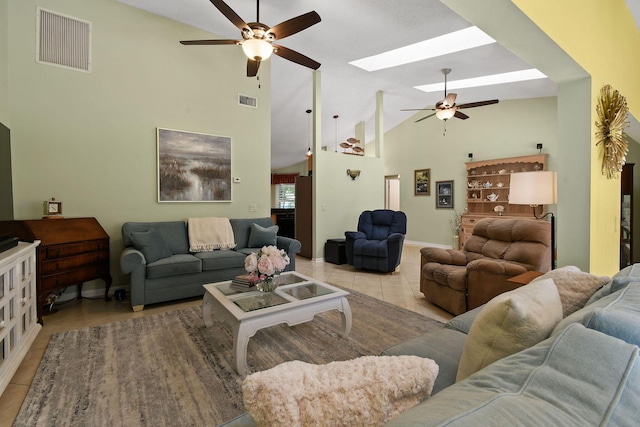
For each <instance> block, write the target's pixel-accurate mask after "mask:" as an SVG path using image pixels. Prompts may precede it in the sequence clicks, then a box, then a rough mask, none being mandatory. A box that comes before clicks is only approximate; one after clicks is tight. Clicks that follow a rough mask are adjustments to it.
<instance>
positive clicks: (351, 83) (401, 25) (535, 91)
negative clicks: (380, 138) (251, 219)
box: [118, 0, 640, 169]
mask: <svg viewBox="0 0 640 427" xmlns="http://www.w3.org/2000/svg"><path fill="white" fill-rule="evenodd" d="M118 1H120V2H122V3H125V4H129V5H131V6H134V7H138V8H141V9H144V10H147V11H149V12H152V13H155V14H158V15H162V16H165V17H168V18H171V19H174V20H176V21H180V22H183V23H186V24H189V25H191V26H194V27H197V28H200V29H204V30H206V31H209V32H211V33H213V34H214V35H215V36H214V35H212V37H211V38H218V37H217V36H220V38H230V39H237V38H238V37H239V31H238V29H237V28H236V27H235V26H234V25H233V24H231V23H230V22H229V21H228V20H227V19H226V18H225V17H224V16H223V15H222V13H220V12H219V11H218V10H217V9H216V8H215V7H214V6H213V5H212V4H211V3H210V1H209V0H118ZM226 1H227V4H228V5H229V6H230V7H231V8H232V9H233V10H234V11H235V12H236V13H237V14H238V15H239V16H240V17H242V18H243V19H244V20H245V21H246V22H251V21H255V20H256V1H255V0H226ZM626 1H627V4H628V5H629V7H630V9H631V10H632V13H633V11H634V9H635V11H636V12H635V15H634V16H636V19H638V18H637V17H638V16H640V7H638V6H639V5H640V0H626ZM311 10H315V11H316V12H318V14H319V15H320V16H321V18H322V22H320V23H319V24H317V25H314V26H313V27H311V28H308V29H306V30H304V31H302V32H300V33H298V34H294V35H292V36H291V37H289V38H286V39H284V40H282V41H280V42H279V44H282V45H283V46H285V47H288V48H290V49H294V50H296V51H298V52H300V53H303V54H305V55H307V56H309V57H311V58H313V59H315V60H316V61H318V62H320V63H321V64H322V66H321V67H320V71H321V75H322V145H328V146H329V147H330V149H333V147H334V146H335V145H336V143H337V142H341V141H344V140H345V139H346V138H348V137H350V136H354V127H355V125H356V124H357V123H358V122H365V132H366V140H367V141H370V140H372V139H373V138H374V113H375V105H376V103H375V96H376V92H377V91H383V92H384V130H385V131H387V130H389V129H391V128H393V127H395V126H396V125H398V124H399V123H401V122H402V121H404V120H406V119H408V118H411V117H412V113H410V112H403V111H400V110H401V109H403V108H423V107H425V106H433V105H434V104H435V103H436V102H437V101H439V100H441V99H442V97H443V96H442V95H443V94H442V93H440V92H432V93H425V92H422V91H420V90H418V89H415V88H414V87H415V86H418V85H424V84H431V83H441V82H442V81H443V75H442V73H441V69H443V68H451V69H452V72H451V74H450V75H449V81H453V80H460V79H467V78H471V77H478V76H485V75H491V74H498V73H505V72H510V71H518V70H524V69H529V68H531V66H530V65H529V64H527V63H525V62H524V61H522V60H521V59H519V58H518V57H516V56H515V55H513V54H512V53H511V52H509V51H508V50H507V49H505V48H503V47H502V46H500V45H499V44H498V43H493V44H490V45H486V46H483V47H478V48H473V49H468V50H465V51H461V52H457V53H452V54H447V55H443V56H440V57H436V58H431V59H427V60H423V61H418V62H414V63H410V64H406V65H401V66H397V67H393V68H389V69H385V70H379V71H373V72H367V71H364V70H362V69H360V68H357V67H355V66H353V65H350V64H349V62H350V61H354V60H356V59H360V58H363V57H366V56H370V55H375V54H379V53H382V52H384V51H387V50H391V49H395V48H399V47H402V46H406V45H409V44H412V43H416V42H419V41H422V40H426V39H430V38H433V37H436V36H440V35H443V34H446V33H450V32H453V31H456V30H461V29H464V28H467V27H469V26H471V24H470V23H469V22H467V21H466V20H465V19H463V18H461V17H460V16H458V15H457V14H455V13H454V12H452V11H451V10H450V9H448V8H447V7H446V6H445V5H443V4H442V3H441V2H440V1H439V0H401V1H389V0H349V1H340V2H338V1H322V2H320V1H311V0H293V1H292V0H263V1H262V2H261V4H260V22H263V23H265V24H267V25H270V26H274V25H276V24H277V23H280V22H282V21H285V20H287V19H290V18H293V17H295V16H298V15H301V14H303V13H306V12H309V11H311ZM191 38H193V34H185V35H184V38H183V39H191ZM177 42H178V40H176V43H177ZM185 48H187V47H185ZM189 48H193V47H189ZM197 49H201V50H202V52H203V55H206V54H207V52H208V51H209V50H214V49H240V47H239V46H199V47H197ZM268 61H270V62H271V91H272V92H271V97H272V135H271V140H272V159H271V163H272V168H274V169H276V168H281V167H285V166H289V165H292V164H295V163H298V162H301V161H304V160H305V153H306V150H307V147H308V146H309V135H310V130H309V115H308V114H307V113H306V112H305V111H306V110H307V109H309V108H312V70H310V69H308V68H305V67H302V66H300V65H297V64H294V63H292V62H289V61H287V60H284V59H282V58H280V57H276V56H273V57H272V58H271V59H269V60H268ZM238 73H245V64H244V63H239V64H238ZM256 84H257V83H256ZM556 91H557V86H556V84H555V83H554V82H553V81H551V80H550V79H538V80H531V81H525V82H518V83H507V84H499V85H492V86H484V87H477V88H468V89H457V90H456V92H457V93H458V103H467V102H474V101H482V100H486V99H495V98H497V99H500V100H509V99H522V98H535V97H544V96H555V95H556ZM482 108H491V106H488V107H482ZM465 113H466V114H468V115H469V116H470V119H469V120H473V109H469V110H465ZM334 115H338V116H339V117H338V119H334V118H333V116H334ZM428 120H437V119H436V118H435V117H434V118H431V119H428ZM465 123H466V122H463V121H460V120H459V121H456V122H454V123H452V124H450V125H449V126H464V125H465ZM417 126H419V124H417ZM336 135H337V137H336Z"/></svg>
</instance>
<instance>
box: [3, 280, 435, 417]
mask: <svg viewBox="0 0 640 427" xmlns="http://www.w3.org/2000/svg"><path fill="white" fill-rule="evenodd" d="M348 300H349V304H350V305H351V310H352V313H353V328H352V330H351V333H350V335H349V336H348V337H347V338H346V339H345V338H340V337H339V336H338V334H337V332H338V331H340V329H341V325H342V323H341V322H342V318H341V316H340V313H339V312H337V311H335V310H334V311H330V312H326V313H322V314H319V315H317V316H316V317H315V318H314V320H313V321H311V322H308V323H304V324H301V325H296V326H293V327H289V326H287V325H284V324H282V325H278V326H273V327H271V328H267V329H263V330H260V331H258V332H257V333H256V335H254V336H253V337H252V338H251V339H250V340H249V346H248V350H247V364H248V365H249V368H250V370H251V371H252V372H255V371H259V370H264V369H268V368H271V367H274V366H276V365H277V364H279V363H282V362H285V361H289V360H303V361H305V362H309V363H317V364H322V363H328V362H331V361H335V360H348V359H353V358H355V357H359V356H364V355H377V354H380V352H381V351H382V350H384V349H385V348H387V347H389V346H392V345H394V344H396V343H398V342H400V341H404V340H406V339H409V338H412V337H415V336H417V335H419V334H421V333H423V332H426V331H428V330H433V329H437V328H440V327H442V324H441V323H439V322H437V321H435V320H431V319H429V318H427V317H424V316H422V315H419V314H417V313H414V312H411V311H408V310H405V309H402V308H399V307H397V306H394V305H391V304H388V303H385V302H383V301H380V300H377V299H375V298H371V297H368V296H366V295H363V294H360V293H357V292H352V294H351V295H349V297H348ZM214 321H215V319H214ZM232 348H233V339H232V336H231V332H230V328H229V327H228V326H227V325H226V324H223V323H220V322H217V321H215V323H214V325H213V327H211V328H207V327H205V326H204V322H203V320H202V311H201V309H200V307H192V308H187V309H182V310H176V311H170V312H166V313H163V314H157V315H152V316H146V317H140V318H137V319H133V320H127V321H122V322H116V323H111V324H107V325H103V326H98V327H92V328H84V329H78V330H73V331H69V332H62V333H59V334H56V335H54V336H52V337H51V341H50V342H49V346H48V347H47V350H46V352H45V355H44V357H43V359H42V362H41V363H40V366H39V368H38V370H37V372H36V375H35V378H34V380H33V383H32V385H31V388H30V389H29V392H28V394H27V397H26V398H25V401H24V403H23V405H22V408H21V409H20V413H19V414H18V416H17V418H16V420H15V422H14V426H36V425H37V426H62V425H64V426H126V427H129V426H176V425H180V426H204V425H208V426H215V425H219V424H221V423H223V422H225V421H227V420H229V419H231V418H233V417H235V416H237V415H239V414H241V413H243V412H244V408H243V404H242V378H241V377H240V376H239V375H238V374H237V373H236V372H235V370H234V369H233V367H232V364H231V363H230V361H231V360H232Z"/></svg>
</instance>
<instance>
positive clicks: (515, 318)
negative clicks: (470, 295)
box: [456, 279, 562, 381]
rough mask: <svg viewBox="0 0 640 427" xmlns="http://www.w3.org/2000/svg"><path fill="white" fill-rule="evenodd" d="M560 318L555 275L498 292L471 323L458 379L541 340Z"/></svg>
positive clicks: (560, 308)
mask: <svg viewBox="0 0 640 427" xmlns="http://www.w3.org/2000/svg"><path fill="white" fill-rule="evenodd" d="M560 320H562V304H561V302H560V295H559V294H558V289H557V288H556V285H555V284H554V283H553V280H552V279H546V280H539V281H537V282H535V283H534V282H531V283H530V284H528V285H525V286H522V287H520V288H518V289H515V290H513V291H509V292H505V293H503V294H500V295H498V296H497V297H495V298H493V299H492V300H491V301H489V302H488V303H487V304H486V305H485V306H484V307H483V308H482V310H481V311H480V313H478V316H477V317H476V319H475V320H474V322H473V324H472V325H471V329H470V330H469V334H468V335H467V340H466V341H465V344H464V348H463V350H462V357H461V358H460V365H458V374H457V376H456V381H461V380H463V379H465V378H466V377H468V376H469V375H471V374H473V373H475V372H477V371H479V370H480V369H482V368H484V367H485V366H487V365H490V364H491V363H493V362H495V361H496V360H500V359H502V358H503V357H506V356H509V355H511V354H514V353H517V352H519V351H521V350H524V349H525V348H529V347H531V346H533V345H535V344H537V343H539V342H540V341H542V340H544V339H545V338H547V337H548V336H549V333H550V332H551V331H552V330H553V328H554V327H555V326H556V324H557V323H559V322H560Z"/></svg>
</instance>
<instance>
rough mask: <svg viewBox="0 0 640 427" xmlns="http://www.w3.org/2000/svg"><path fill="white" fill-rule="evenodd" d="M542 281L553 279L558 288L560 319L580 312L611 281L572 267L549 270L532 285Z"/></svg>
mask: <svg viewBox="0 0 640 427" xmlns="http://www.w3.org/2000/svg"><path fill="white" fill-rule="evenodd" d="M544 279H553V282H554V283H555V284H556V287H557V288H558V293H559V294H560V301H562V317H567V316H568V315H570V314H571V313H573V312H574V311H578V310H580V309H581V308H582V307H584V305H585V304H586V303H587V301H589V298H591V296H592V295H593V294H595V293H596V291H597V290H598V289H600V288H601V287H603V286H604V285H606V284H607V283H609V282H610V281H611V278H610V277H608V276H595V275H593V274H589V273H585V272H583V271H580V269H579V268H578V267H576V266H573V265H568V266H566V267H561V268H558V269H555V270H551V271H549V272H548V273H545V274H543V275H542V276H540V277H538V278H536V279H534V280H533V281H532V283H533V282H536V281H538V280H544Z"/></svg>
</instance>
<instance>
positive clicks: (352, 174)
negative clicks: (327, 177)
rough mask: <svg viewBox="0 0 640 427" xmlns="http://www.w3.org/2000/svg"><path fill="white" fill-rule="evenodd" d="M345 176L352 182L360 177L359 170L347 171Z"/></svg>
mask: <svg viewBox="0 0 640 427" xmlns="http://www.w3.org/2000/svg"><path fill="white" fill-rule="evenodd" d="M347 175H349V176H350V177H351V179H352V180H354V181H355V180H356V178H357V177H359V176H360V170H359V169H357V170H356V169H347Z"/></svg>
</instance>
